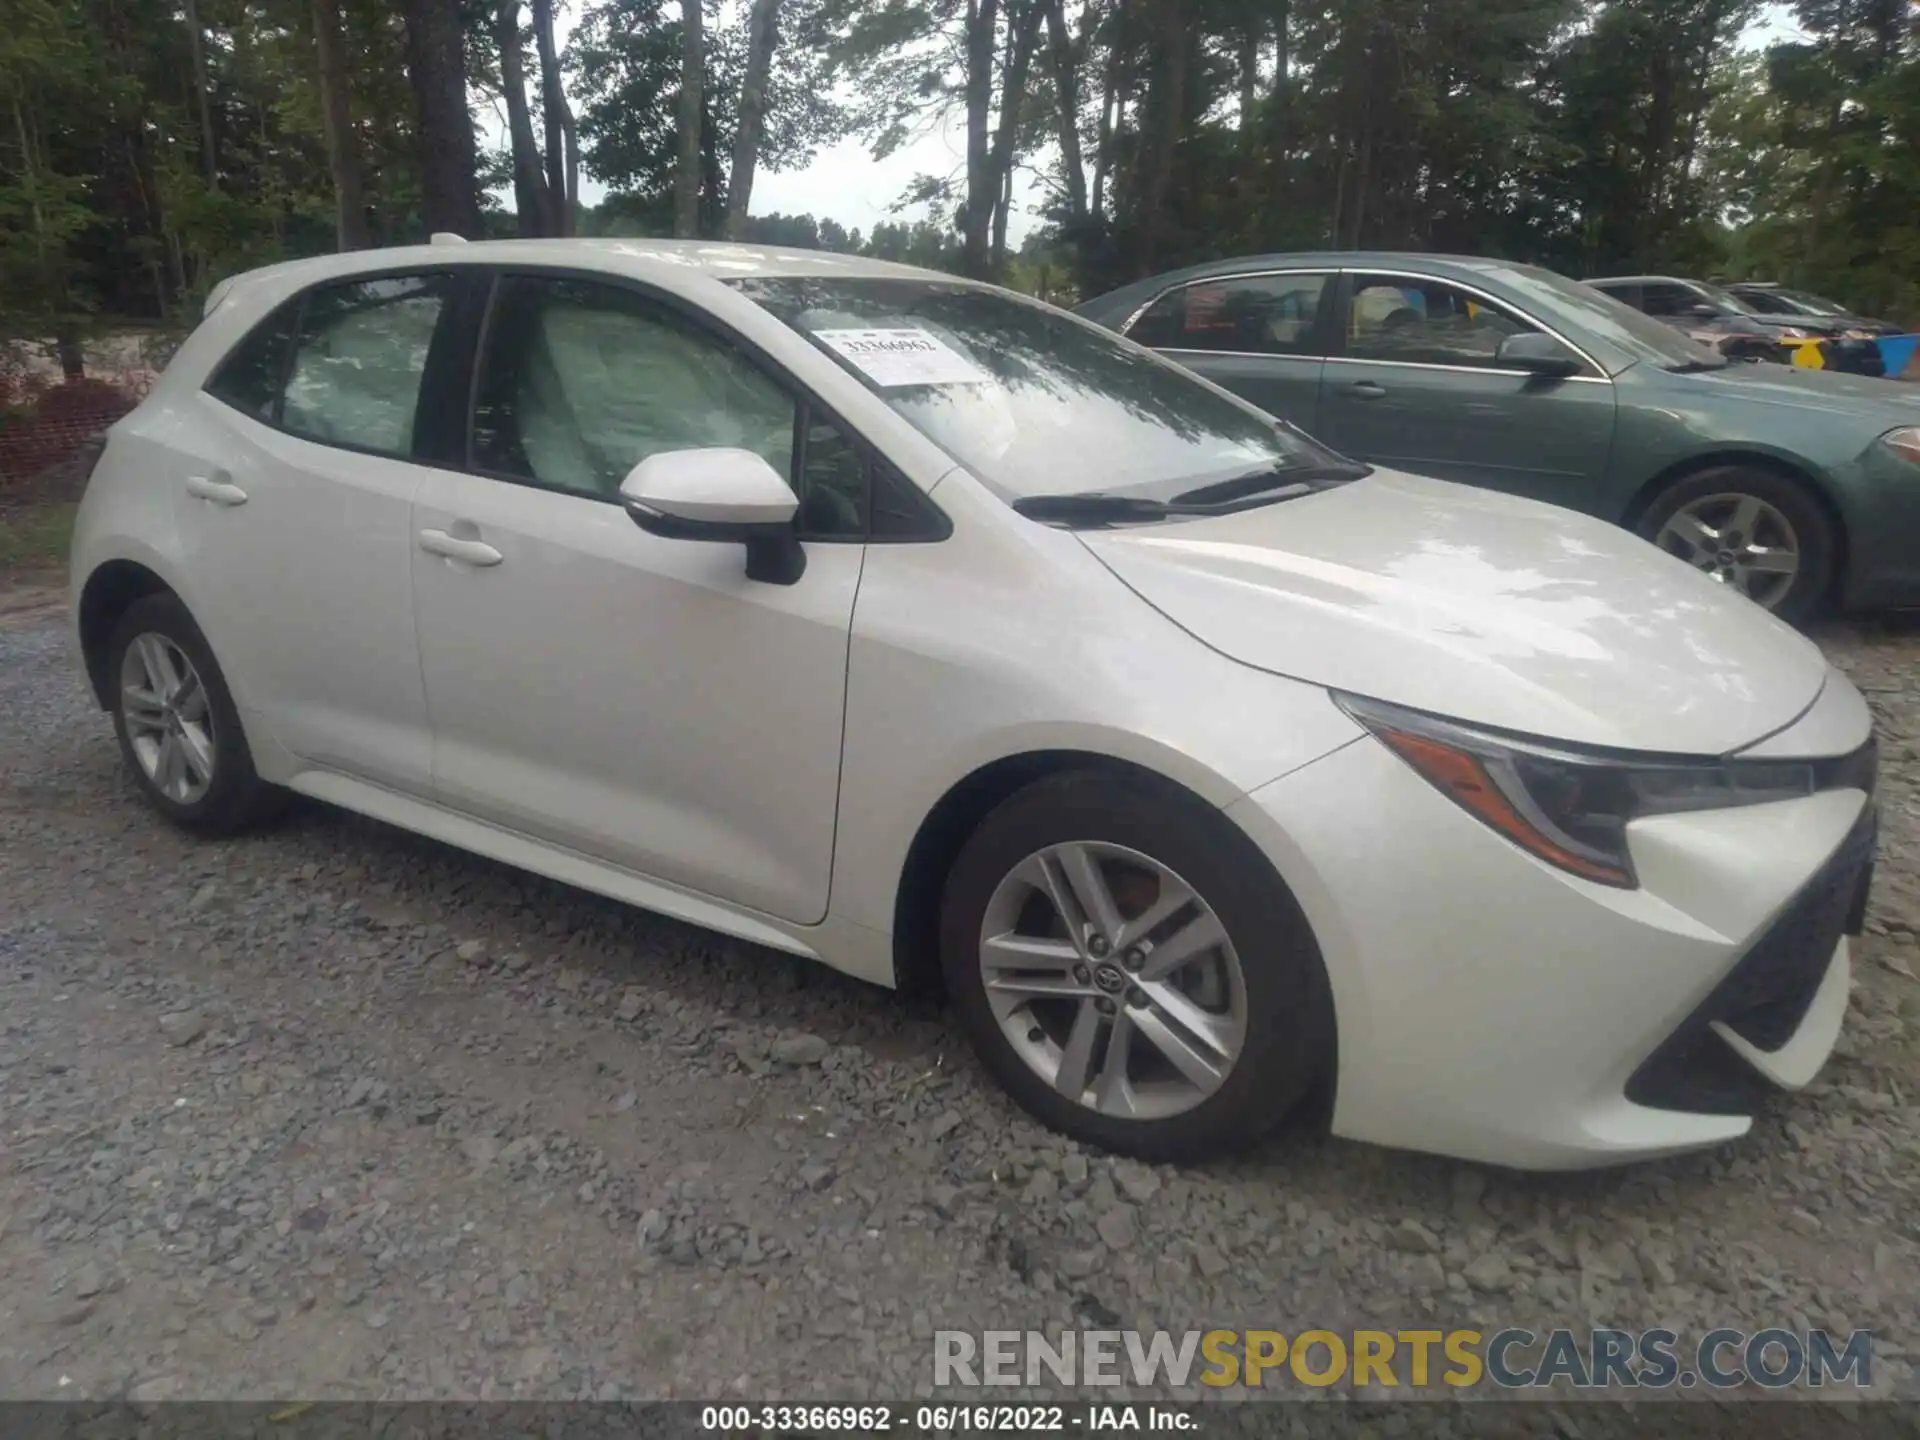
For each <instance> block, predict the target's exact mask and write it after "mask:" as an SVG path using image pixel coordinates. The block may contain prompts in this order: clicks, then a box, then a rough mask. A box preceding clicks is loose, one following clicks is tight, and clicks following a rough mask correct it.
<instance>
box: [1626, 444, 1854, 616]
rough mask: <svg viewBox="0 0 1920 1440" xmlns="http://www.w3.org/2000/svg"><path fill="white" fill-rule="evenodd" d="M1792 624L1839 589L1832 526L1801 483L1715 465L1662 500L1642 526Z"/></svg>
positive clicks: (1651, 537) (1664, 545) (1675, 487)
mask: <svg viewBox="0 0 1920 1440" xmlns="http://www.w3.org/2000/svg"><path fill="white" fill-rule="evenodd" d="M1635 528H1636V529H1638V531H1639V532H1640V534H1641V536H1642V537H1644V538H1645V539H1648V540H1651V541H1652V542H1653V543H1654V544H1655V545H1658V546H1659V547H1660V548H1661V549H1662V550H1665V551H1666V552H1667V553H1668V554H1670V555H1674V556H1677V557H1678V558H1680V559H1682V560H1685V561H1686V562H1687V563H1688V564H1689V565H1692V566H1693V567H1694V568H1695V569H1698V570H1701V571H1704V572H1705V573H1707V574H1709V575H1711V576H1713V578H1714V579H1716V580H1718V581H1720V583H1721V584H1723V585H1728V586H1731V587H1733V588H1734V589H1736V590H1738V591H1739V592H1740V593H1741V594H1743V595H1745V596H1746V597H1747V598H1748V599H1750V600H1752V601H1753V602H1754V603H1755V604H1757V605H1761V606H1764V607H1765V608H1766V609H1768V610H1771V611H1773V613H1774V614H1776V615H1778V616H1780V617H1781V618H1782V619H1785V620H1799V619H1802V618H1804V617H1805V616H1807V615H1808V614H1810V613H1811V612H1812V611H1813V610H1814V609H1815V608H1816V607H1817V606H1818V605H1819V603H1820V602H1821V600H1823V599H1824V598H1825V597H1826V594H1827V591H1828V589H1829V587H1830V586H1831V585H1832V583H1833V568H1834V556H1835V552H1836V548H1837V547H1836V544H1835V539H1836V537H1835V535H1834V527H1833V521H1832V520H1831V519H1829V518H1828V515H1827V511H1826V508H1825V507H1824V506H1823V505H1822V504H1821V503H1820V502H1819V501H1818V500H1817V499H1815V498H1814V496H1813V495H1812V494H1811V493H1810V492H1809V491H1808V490H1807V489H1806V487H1805V486H1803V485H1801V484H1800V483H1799V482H1798V481H1795V480H1791V479H1789V478H1788V477H1786V476H1784V475H1779V474H1775V473H1774V472H1773V471H1770V470H1761V469H1756V468H1752V467H1749V466H1744V465H1722V466H1715V467H1714V468H1713V469H1711V470H1701V471H1698V472H1696V473H1695V474H1692V475H1689V476H1687V477H1685V478H1684V479H1682V480H1679V481H1677V482H1675V483H1674V484H1672V485H1670V486H1668V487H1667V488H1666V489H1665V490H1663V491H1661V492H1660V494H1658V495H1656V496H1655V497H1654V499H1653V502H1652V503H1651V504H1650V505H1648V506H1647V508H1646V511H1645V512H1644V513H1643V514H1642V515H1641V516H1640V523H1639V524H1638V525H1637V526H1636V527H1635Z"/></svg>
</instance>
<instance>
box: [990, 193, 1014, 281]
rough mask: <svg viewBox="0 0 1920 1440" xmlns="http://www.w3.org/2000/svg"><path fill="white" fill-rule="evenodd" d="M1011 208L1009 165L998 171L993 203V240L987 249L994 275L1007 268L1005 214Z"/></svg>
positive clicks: (998, 274)
mask: <svg viewBox="0 0 1920 1440" xmlns="http://www.w3.org/2000/svg"><path fill="white" fill-rule="evenodd" d="M1012 209H1013V167H1012V166H1011V165H1009V166H1008V167H1007V168H1006V169H1005V170H1002V171H1001V172H1000V197H999V199H997V200H995V201H994V205H993V242H992V245H991V246H990V248H989V250H988V262H987V263H988V264H990V265H991V266H992V267H993V273H994V275H995V277H998V276H1000V275H1002V274H1004V273H1006V268H1007V215H1008V213H1009V212H1010V211H1011V210H1012Z"/></svg>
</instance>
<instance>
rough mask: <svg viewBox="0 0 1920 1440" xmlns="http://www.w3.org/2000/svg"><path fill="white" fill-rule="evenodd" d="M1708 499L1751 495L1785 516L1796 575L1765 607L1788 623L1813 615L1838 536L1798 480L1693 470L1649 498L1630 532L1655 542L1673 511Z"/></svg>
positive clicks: (1824, 592)
mask: <svg viewBox="0 0 1920 1440" xmlns="http://www.w3.org/2000/svg"><path fill="white" fill-rule="evenodd" d="M1712 495H1751V496H1752V497H1753V498H1755V499H1757V500H1761V501H1763V502H1765V503H1766V504H1768V505H1770V506H1772V507H1773V508H1774V509H1775V510H1778V511H1779V512H1780V513H1781V514H1782V515H1783V516H1785V517H1786V519H1787V523H1788V524H1790V525H1792V526H1793V529H1794V534H1795V536H1796V538H1797V539H1798V541H1799V545H1800V573H1799V575H1798V576H1797V577H1796V578H1795V579H1794V582H1793V585H1792V587H1791V588H1790V589H1789V590H1788V591H1787V593H1786V594H1785V595H1784V596H1782V597H1781V598H1780V600H1779V601H1778V602H1777V603H1775V604H1773V605H1771V606H1769V607H1768V608H1770V609H1771V610H1772V611H1773V613H1774V614H1776V615H1778V616H1779V617H1780V618H1781V619H1782V620H1787V621H1792V622H1798V621H1801V620H1805V619H1807V618H1808V617H1809V616H1811V615H1813V614H1814V613H1816V612H1817V611H1818V610H1819V608H1820V607H1821V605H1822V604H1823V603H1824V602H1825V601H1826V599H1827V598H1828V596H1829V594H1830V593H1831V592H1832V590H1833V582H1834V569H1835V564H1836V561H1837V560H1838V557H1839V551H1840V545H1839V535H1838V534H1837V533H1836V531H1835V527H1834V522H1833V519H1832V517H1831V516H1830V515H1829V514H1828V512H1827V508H1826V506H1825V505H1824V504H1822V503H1821V501H1820V499H1819V498H1818V497H1817V496H1816V495H1814V493H1813V492H1812V491H1811V490H1810V489H1808V488H1807V486H1806V485H1805V484H1804V483H1802V482H1801V481H1798V480H1795V479H1793V478H1792V477H1790V476H1787V475H1782V474H1780V473H1779V472H1777V471H1773V470H1764V469H1761V468H1759V467H1758V466H1753V465H1716V466H1714V467H1713V468H1712V469H1710V470H1698V471H1695V472H1694V473H1693V474H1691V475H1688V476H1685V477H1683V478H1682V479H1680V480H1677V481H1675V482H1674V483H1673V484H1671V485H1669V486H1668V487H1667V488H1666V489H1664V490H1662V491H1661V492H1660V493H1659V494H1658V495H1656V496H1654V497H1653V500H1652V501H1651V502H1650V503H1649V504H1648V505H1647V508H1646V509H1645V510H1644V511H1643V512H1642V513H1641V515H1640V519H1639V522H1638V523H1637V524H1636V525H1635V526H1634V529H1635V531H1636V532H1637V533H1638V534H1639V535H1640V536H1641V538H1642V539H1645V540H1650V541H1655V542H1656V543H1657V539H1658V536H1659V534H1660V531H1661V530H1662V529H1663V528H1664V527H1665V525H1666V523H1667V521H1668V520H1670V519H1671V518H1672V517H1673V516H1674V515H1675V514H1676V513H1677V512H1679V511H1680V510H1681V509H1682V508H1684V507H1685V506H1688V505H1691V504H1693V503H1694V502H1695V501H1697V500H1703V499H1705V498H1707V497H1708V496H1712ZM1683 558H1684V557H1683Z"/></svg>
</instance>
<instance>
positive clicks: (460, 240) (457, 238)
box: [427, 230, 467, 245]
mask: <svg viewBox="0 0 1920 1440" xmlns="http://www.w3.org/2000/svg"><path fill="white" fill-rule="evenodd" d="M427 243H428V244H429V245H464V244H466V243H467V237H466V236H464V235H456V234H454V232H453V231H451V230H436V231H434V232H433V234H432V235H430V236H429V237H428V238H427Z"/></svg>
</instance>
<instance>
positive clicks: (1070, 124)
mask: <svg viewBox="0 0 1920 1440" xmlns="http://www.w3.org/2000/svg"><path fill="white" fill-rule="evenodd" d="M1046 7H1047V56H1048V59H1049V60H1050V61H1051V63H1052V67H1053V94H1054V100H1055V102H1056V104H1057V105H1058V108H1059V116H1060V120H1059V134H1060V169H1061V171H1062V173H1064V174H1065V176H1066V177H1067V222H1068V224H1070V225H1074V226H1078V225H1082V224H1084V223H1085V222H1086V218H1087V172H1086V170H1085V169H1084V168H1083V167H1082V165H1081V160H1080V62H1081V58H1082V56H1083V55H1084V54H1085V51H1084V49H1082V48H1081V47H1079V46H1076V45H1075V44H1074V42H1073V37H1072V36H1071V35H1069V34H1068V33H1067V8H1066V0H1046Z"/></svg>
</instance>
